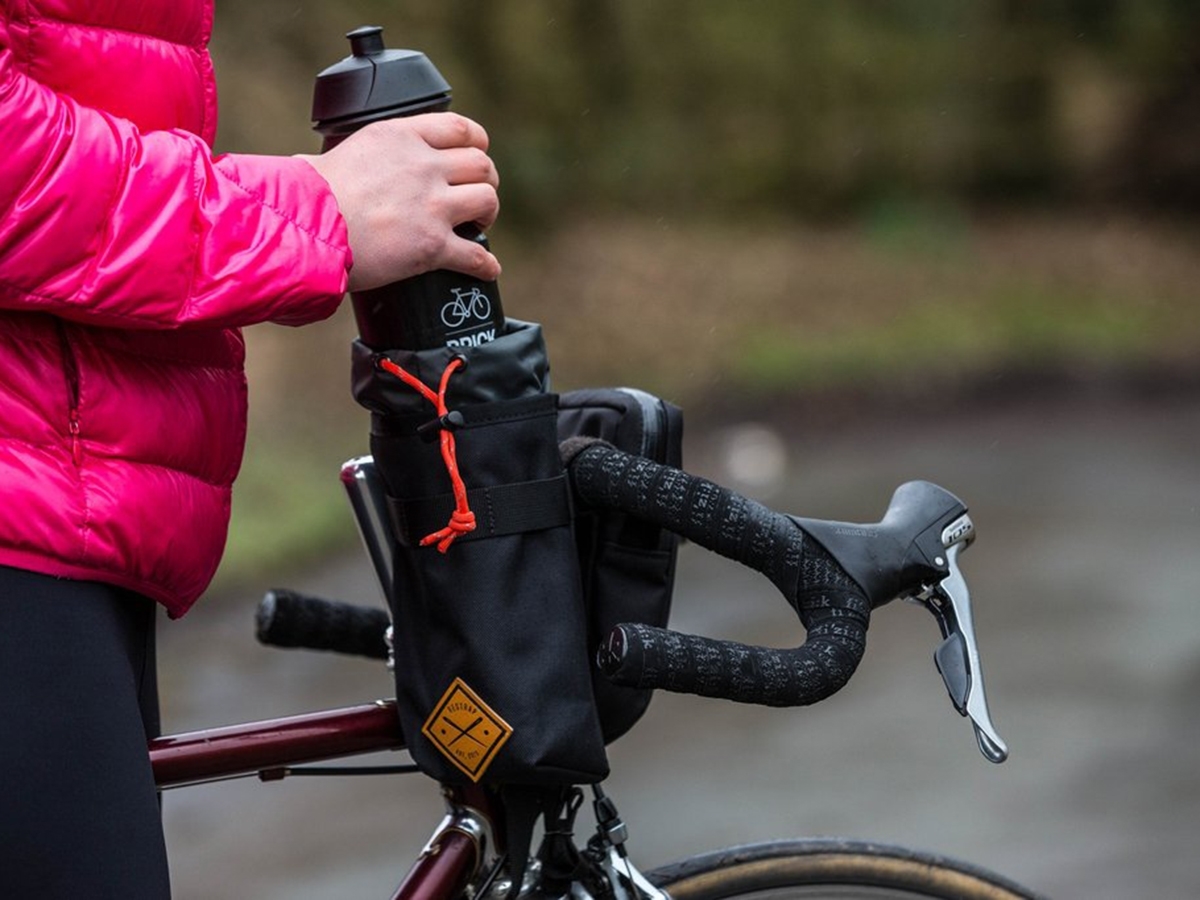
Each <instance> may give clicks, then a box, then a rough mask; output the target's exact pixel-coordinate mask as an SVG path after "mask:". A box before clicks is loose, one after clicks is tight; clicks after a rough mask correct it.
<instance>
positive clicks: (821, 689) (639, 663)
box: [562, 439, 870, 706]
mask: <svg viewBox="0 0 1200 900" xmlns="http://www.w3.org/2000/svg"><path fill="white" fill-rule="evenodd" d="M562 450H563V457H564V460H565V461H566V462H567V465H568V471H569V472H570V475H571V480H572V485H573V487H574V489H575V494H576V496H577V498H578V499H580V500H581V501H582V502H584V503H587V504H590V505H593V506H598V507H604V508H615V509H620V510H623V511H624V512H627V513H629V514H631V515H634V516H637V517H639V518H642V519H645V520H647V521H651V522H654V523H655V524H658V525H661V526H662V527H665V528H669V529H670V530H672V531H674V532H676V533H677V534H680V535H682V536H684V537H686V538H688V539H689V540H691V541H693V542H695V543H696V544H698V545H700V546H701V547H704V548H706V549H709V550H712V551H713V552H715V553H718V554H720V555H722V556H726V557H728V558H730V559H733V560H736V561H738V562H741V563H744V564H745V565H747V566H750V567H751V568H753V569H755V570H757V571H759V572H762V573H763V574H765V575H766V576H767V577H768V578H770V579H771V581H772V582H773V583H774V584H775V585H776V586H777V587H778V588H779V589H780V590H781V591H782V592H783V594H784V596H785V597H786V598H787V600H788V602H789V603H790V604H791V605H792V606H793V608H795V609H796V611H797V613H798V614H799V616H800V619H801V621H802V622H803V623H804V625H805V627H806V628H807V629H808V639H807V640H806V641H805V643H804V644H803V645H802V646H800V647H798V648H795V649H788V650H776V649H771V648H765V647H752V646H749V645H746V644H740V643H737V642H734V641H720V640H714V639H712V638H706V637H700V636H696V635H685V634H680V633H678V632H673V631H669V630H666V629H660V628H653V627H650V626H647V625H638V624H623V625H618V626H617V627H616V628H615V629H614V630H613V632H612V633H611V634H610V635H609V637H608V639H607V640H606V641H605V643H604V645H603V646H602V647H601V648H600V651H599V653H598V654H597V663H598V665H599V666H600V669H601V671H603V672H604V673H605V674H606V675H607V676H608V677H609V678H610V679H611V680H613V681H614V682H616V683H617V684H623V685H628V686H633V687H641V688H662V689H664V690H670V691H675V692H679V693H692V694H700V695H702V696H706V697H721V698H725V699H729V700H736V701H739V702H743V703H757V704H762V705H767V706H803V705H807V704H811V703H815V702H817V701H818V700H822V699H824V698H825V697H828V696H829V695H830V694H832V693H834V692H835V691H837V690H839V689H840V688H841V687H842V686H844V685H845V684H846V682H847V681H848V680H849V679H850V676H851V675H853V674H854V670H855V669H856V668H857V666H858V663H859V661H860V660H861V659H862V654H863V652H864V650H865V648H866V629H867V624H868V621H869V616H870V605H869V604H868V602H867V600H866V598H865V597H864V596H863V595H862V591H861V589H860V588H858V586H857V585H856V584H855V583H854V581H852V580H851V579H850V578H849V577H848V576H847V575H846V574H845V572H844V571H843V570H842V569H841V567H840V566H838V565H837V563H836V562H834V561H833V560H832V558H830V557H829V556H828V554H827V553H826V552H825V551H824V549H823V548H822V547H821V546H820V545H819V544H817V543H816V542H815V541H806V540H805V534H804V531H803V530H802V529H801V528H800V526H799V525H798V524H797V523H796V522H795V521H794V520H792V519H790V518H789V517H787V516H783V515H780V514H779V513H775V512H773V511H771V510H770V509H768V508H766V507H765V506H763V505H762V504H760V503H757V502H755V501H753V500H750V499H748V498H746V497H743V496H741V495H740V494H737V493H736V492H734V491H731V490H729V489H728V488H724V487H721V486H719V485H716V484H714V483H713V482H711V481H708V480H706V479H703V478H698V477H696V476H694V475H689V474H687V473H686V472H682V471H680V470H679V469H674V468H671V467H669V466H662V465H659V464H657V463H654V462H651V461H650V460H647V459H645V458H643V457H637V456H632V455H630V454H627V453H624V452H622V451H620V450H617V449H616V448H614V447H612V446H611V445H609V444H606V443H604V442H601V441H594V440H588V439H572V440H569V441H566V442H564V444H563V447H562Z"/></svg>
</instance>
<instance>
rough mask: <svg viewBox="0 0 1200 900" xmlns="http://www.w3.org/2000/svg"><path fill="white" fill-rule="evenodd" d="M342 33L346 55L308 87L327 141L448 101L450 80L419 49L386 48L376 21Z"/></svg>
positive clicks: (319, 128)
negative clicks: (347, 42)
mask: <svg viewBox="0 0 1200 900" xmlns="http://www.w3.org/2000/svg"><path fill="white" fill-rule="evenodd" d="M346 37H347V38H349V39H350V56H347V57H346V58H345V59H343V60H341V61H340V62H338V63H335V64H334V65H332V66H330V67H329V68H327V69H325V70H324V71H323V72H321V73H320V74H319V75H318V76H317V81H316V84H315V85H314V87H313V106H312V117H313V121H314V122H315V123H316V129H317V131H319V132H320V133H321V134H323V135H325V138H326V141H327V143H328V142H329V141H330V140H333V141H335V142H336V141H337V140H340V139H341V138H343V137H345V136H346V135H347V134H349V133H350V132H352V131H355V130H356V129H358V128H361V127H362V126H363V125H365V124H367V123H368V122H373V121H375V120H377V119H390V118H394V117H396V116H407V115H413V114H415V113H421V112H435V111H438V110H444V109H446V108H447V107H448V106H449V105H450V85H449V83H448V82H447V81H446V79H445V78H443V77H442V75H441V73H440V72H439V71H438V70H437V68H436V67H435V66H434V65H433V63H432V62H430V61H429V58H428V57H427V56H425V54H424V53H421V52H419V51H417V50H389V49H387V48H386V47H385V46H384V43H383V29H382V28H381V27H379V26H378V25H364V26H362V27H360V28H356V29H354V30H353V31H351V32H349V33H348V34H347V35H346Z"/></svg>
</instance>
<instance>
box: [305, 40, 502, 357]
mask: <svg viewBox="0 0 1200 900" xmlns="http://www.w3.org/2000/svg"><path fill="white" fill-rule="evenodd" d="M346 37H347V38H349V39H350V56H348V57H346V58H345V59H343V60H342V61H341V62H338V63H335V64H334V65H332V66H330V67H329V68H327V69H325V70H324V71H322V72H321V73H320V74H319V75H317V80H316V84H315V85H314V88H313V108H312V118H313V121H314V122H315V126H314V127H315V128H316V130H317V132H318V133H320V134H321V135H322V137H323V139H324V140H323V142H322V146H321V150H322V152H324V151H325V150H328V149H330V148H331V147H334V146H336V145H337V144H339V143H340V142H341V141H343V140H344V139H345V138H346V137H347V136H348V135H350V134H352V133H353V132H355V131H357V130H358V129H359V128H361V127H363V126H364V125H366V124H368V123H370V122H375V121H379V120H381V119H391V118H395V117H397V116H411V115H416V114H417V113H427V112H441V111H444V110H446V109H449V107H450V85H449V84H448V83H447V82H446V79H445V78H443V77H442V75H441V73H440V72H438V70H437V69H436V68H435V67H434V65H433V63H432V62H430V61H429V58H428V57H426V56H425V54H424V53H420V52H418V51H416V50H396V49H392V50H389V49H387V48H386V47H385V46H384V43H383V29H382V28H380V27H379V26H377V25H364V26H362V27H361V28H356V29H355V30H354V31H351V32H350V33H349V34H347V35H346ZM454 230H455V233H457V234H458V235H459V236H460V237H465V238H467V239H468V240H474V241H477V242H479V243H480V244H481V245H483V246H484V247H485V248H486V247H487V246H488V242H487V238H486V237H485V236H484V234H483V232H482V231H480V229H479V228H478V226H476V225H474V224H473V223H465V224H463V225H459V226H458V227H457V228H455V229H454ZM350 296H351V301H352V303H353V306H354V318H355V321H356V323H357V324H358V333H359V338H360V339H361V340H362V342H363V343H364V344H366V345H367V346H368V347H370V348H371V349H372V350H391V349H400V350H426V349H430V348H433V347H440V346H443V345H444V346H449V347H468V346H478V345H480V344H485V343H487V342H489V341H492V340H494V339H495V338H497V337H499V336H500V335H501V334H502V333H503V331H504V311H503V309H502V308H501V306H500V290H499V288H498V286H497V285H496V282H494V281H481V280H480V279H478V278H472V277H471V276H469V275H463V274H461V273H459V272H451V271H448V270H444V269H441V270H437V271H433V272H426V273H424V274H422V275H417V276H414V277H413V278H406V279H404V280H403V281H398V282H395V283H393V284H387V285H384V286H383V287H378V288H372V289H371V290H367V291H355V292H353V293H352V294H351V295H350Z"/></svg>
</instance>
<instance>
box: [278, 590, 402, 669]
mask: <svg viewBox="0 0 1200 900" xmlns="http://www.w3.org/2000/svg"><path fill="white" fill-rule="evenodd" d="M390 625H391V620H390V619H389V617H388V614H387V612H385V611H384V610H382V609H376V608H372V607H366V606H354V605H353V604H350V603H343V602H341V601H340V600H325V599H322V598H320V597H312V596H308V595H305V594H299V593H296V592H295V591H289V590H286V589H283V588H276V589H274V590H270V591H267V593H266V594H265V595H264V596H263V598H262V600H261V601H260V602H259V604H258V611H257V612H256V613H255V616H254V631H255V635H256V636H257V637H258V640H259V641H260V642H261V643H263V644H270V645H272V646H275V647H303V648H305V649H308V650H332V651H334V652H336V653H346V654H349V655H351V656H365V657H368V658H370V659H387V658H388V646H387V640H386V633H387V629H388V627H389V626H390Z"/></svg>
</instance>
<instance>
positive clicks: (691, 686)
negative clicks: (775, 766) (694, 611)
mask: <svg viewBox="0 0 1200 900" xmlns="http://www.w3.org/2000/svg"><path fill="white" fill-rule="evenodd" d="M855 630H856V632H857V633H856V634H846V633H843V634H842V635H841V636H839V637H823V636H820V635H816V634H814V630H813V629H810V631H809V637H808V640H807V641H805V642H804V645H803V646H801V647H797V648H795V649H789V650H776V649H772V648H769V647H755V646H752V645H749V644H742V643H738V642H737V641H721V640H714V639H713V638H706V637H700V636H698V635H692V634H681V633H680V632H678V631H670V630H668V629H665V628H654V627H652V626H649V625H634V624H625V625H618V626H617V627H616V628H614V629H613V630H612V632H611V633H610V634H609V636H608V639H607V641H606V642H605V644H604V646H602V647H601V648H600V650H599V652H598V653H597V663H598V665H599V666H600V670H601V671H602V672H604V674H605V675H607V676H608V677H609V678H611V679H612V680H613V681H614V682H616V683H617V684H623V685H628V686H630V687H639V688H662V689H663V690H668V691H674V692H676V693H683V694H698V695H700V696H702V697H718V698H721V699H725V700H734V701H736V702H738V703H756V704H758V705H760V706H808V705H810V704H813V703H816V702H818V701H820V700H824V699H825V698H826V697H828V696H830V695H831V694H834V693H836V692H837V691H838V690H839V689H841V688H842V687H843V686H844V685H845V684H846V682H847V681H849V680H850V676H851V675H853V674H854V670H855V668H857V666H858V661H859V659H860V658H861V656H862V648H863V647H864V646H865V645H864V643H863V642H864V637H865V632H866V627H865V624H864V625H862V626H861V627H857V628H856V629H855Z"/></svg>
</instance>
